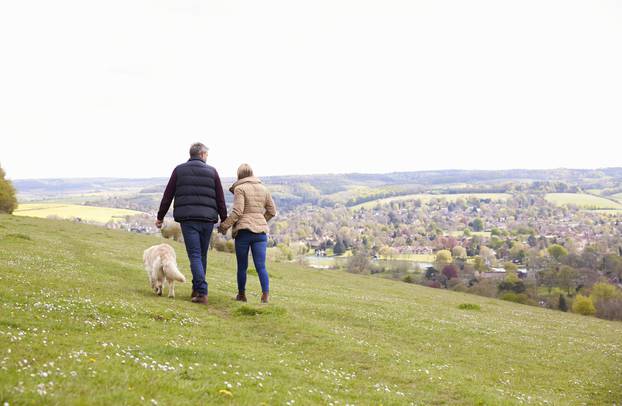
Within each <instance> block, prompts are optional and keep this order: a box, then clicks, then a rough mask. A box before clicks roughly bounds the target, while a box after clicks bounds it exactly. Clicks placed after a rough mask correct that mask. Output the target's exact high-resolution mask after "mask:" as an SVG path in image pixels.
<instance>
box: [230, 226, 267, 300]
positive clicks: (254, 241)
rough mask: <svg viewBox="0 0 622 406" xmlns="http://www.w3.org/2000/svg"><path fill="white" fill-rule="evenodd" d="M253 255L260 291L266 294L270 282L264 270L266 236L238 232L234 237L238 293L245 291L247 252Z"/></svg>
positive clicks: (263, 234) (249, 232)
mask: <svg viewBox="0 0 622 406" xmlns="http://www.w3.org/2000/svg"><path fill="white" fill-rule="evenodd" d="M249 249H250V250H251V252H252V253H253V262H254V263H255V269H256V270H257V275H259V283H261V291H262V292H265V293H268V292H269V291H270V280H269V279H268V271H267V270H266V250H267V249H268V236H267V235H266V234H265V233H260V234H257V233H253V232H251V231H249V230H240V231H239V232H238V235H237V236H236V237H235V256H236V258H237V260H238V291H239V292H240V293H244V292H245V291H246V270H247V269H248V250H249Z"/></svg>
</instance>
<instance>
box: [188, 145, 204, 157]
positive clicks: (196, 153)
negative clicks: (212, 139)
mask: <svg viewBox="0 0 622 406" xmlns="http://www.w3.org/2000/svg"><path fill="white" fill-rule="evenodd" d="M208 150H209V148H207V147H206V146H205V144H202V143H200V142H195V143H194V144H192V145H191V146H190V158H199V157H201V154H202V153H204V152H207V151H208Z"/></svg>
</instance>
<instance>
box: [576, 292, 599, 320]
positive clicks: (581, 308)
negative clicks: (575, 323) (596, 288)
mask: <svg viewBox="0 0 622 406" xmlns="http://www.w3.org/2000/svg"><path fill="white" fill-rule="evenodd" d="M572 311H573V313H578V314H582V315H584V316H591V315H593V314H594V313H596V308H595V307H594V303H593V302H592V299H591V298H589V297H586V296H583V295H577V297H576V298H575V300H574V302H573V303H572Z"/></svg>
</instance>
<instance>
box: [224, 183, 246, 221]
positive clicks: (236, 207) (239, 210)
mask: <svg viewBox="0 0 622 406" xmlns="http://www.w3.org/2000/svg"><path fill="white" fill-rule="evenodd" d="M243 213H244V192H243V191H242V189H241V188H239V187H237V188H235V189H234V191H233V208H232V209H231V213H230V214H229V216H228V217H227V219H226V220H225V221H223V222H222V223H221V224H222V227H223V228H224V229H225V230H227V229H228V228H229V227H231V226H232V225H234V224H235V223H236V222H237V221H238V220H239V219H240V217H242V214H243Z"/></svg>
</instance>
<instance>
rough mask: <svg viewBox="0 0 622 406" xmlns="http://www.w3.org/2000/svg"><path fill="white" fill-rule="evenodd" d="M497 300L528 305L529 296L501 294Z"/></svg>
mask: <svg viewBox="0 0 622 406" xmlns="http://www.w3.org/2000/svg"><path fill="white" fill-rule="evenodd" d="M499 299H501V300H506V301H508V302H514V303H520V304H528V303H529V296H527V295H526V294H524V293H515V292H506V293H504V294H502V295H501V296H500V297H499Z"/></svg>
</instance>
